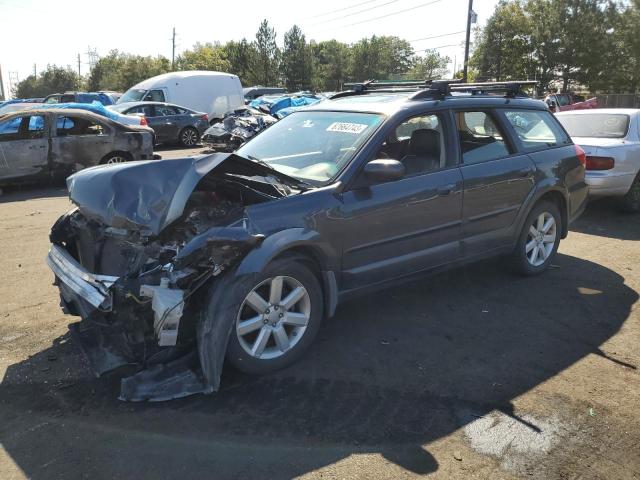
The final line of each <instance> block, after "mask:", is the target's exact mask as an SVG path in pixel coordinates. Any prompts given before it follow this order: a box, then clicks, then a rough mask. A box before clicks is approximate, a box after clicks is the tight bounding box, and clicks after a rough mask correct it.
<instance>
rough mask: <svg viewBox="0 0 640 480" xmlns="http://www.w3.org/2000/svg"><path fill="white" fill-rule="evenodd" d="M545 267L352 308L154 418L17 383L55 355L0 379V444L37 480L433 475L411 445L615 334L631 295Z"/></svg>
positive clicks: (145, 409) (440, 283) (104, 399)
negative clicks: (364, 462) (274, 362)
mask: <svg viewBox="0 0 640 480" xmlns="http://www.w3.org/2000/svg"><path fill="white" fill-rule="evenodd" d="M556 263H557V268H554V269H552V270H550V271H548V272H547V273H546V274H544V275H541V276H538V277H530V278H522V277H515V276H513V275H511V274H510V273H509V272H507V271H505V270H504V269H502V268H500V267H498V266H496V262H485V263H481V264H478V265H475V266H472V267H469V268H465V269H460V270H455V271H452V272H449V273H445V274H441V275H438V276H435V277H431V278H429V279H426V280H422V281H419V282H415V283H413V284H410V285H405V286H402V287H397V288H394V289H391V290H387V291H384V292H379V293H377V294H375V295H370V296H366V297H363V298H360V299H358V300H355V301H352V302H350V303H348V304H345V305H344V306H342V307H341V308H340V309H339V311H338V313H337V315H336V317H335V318H333V319H330V320H327V321H326V322H325V324H324V326H323V328H322V329H321V332H320V334H319V337H318V339H317V341H316V343H315V344H314V346H313V347H312V348H311V350H310V352H309V353H308V354H307V355H306V356H305V357H304V358H303V359H302V360H301V361H300V362H299V363H298V364H296V365H294V366H292V367H290V368H288V369H285V370H283V371H281V372H278V373H277V374H273V375H268V376H264V377H248V376H244V375H242V374H239V373H237V372H235V371H233V370H231V369H229V368H227V369H225V372H224V374H223V383H222V387H221V390H220V391H219V392H218V393H217V394H214V395H211V396H195V397H191V398H187V399H183V400H177V401H173V402H167V403H163V404H125V403H121V402H118V401H117V400H115V398H116V397H117V395H118V391H119V384H118V377H117V375H112V376H109V377H106V378H102V379H96V380H87V381H79V382H78V383H75V384H70V385H69V384H56V382H55V379H53V378H52V379H51V380H50V381H49V382H48V383H46V384H45V383H42V382H36V383H26V384H25V383H24V382H22V383H21V381H20V379H21V378H25V377H28V376H29V370H30V369H33V368H34V367H33V365H34V364H37V363H38V361H39V360H41V361H42V362H46V360H45V359H46V358H50V356H51V355H52V354H53V355H58V356H61V355H62V356H64V355H77V352H76V350H75V348H74V347H72V346H70V345H69V343H64V344H63V345H62V346H60V345H57V346H56V345H54V346H53V347H51V348H50V349H47V350H45V351H42V352H39V353H38V354H37V355H36V356H35V357H34V358H31V359H30V360H29V361H28V362H24V363H20V364H16V365H13V366H11V367H10V368H9V369H8V370H7V372H6V375H5V378H4V380H3V383H2V386H1V388H0V402H2V405H3V408H2V410H3V412H4V413H0V424H2V426H1V427H0V434H1V437H2V438H0V441H2V445H3V447H4V449H5V451H6V452H7V453H8V454H9V455H10V456H11V458H12V459H13V461H14V462H15V463H16V464H17V465H18V466H19V467H20V468H21V469H22V470H23V471H24V472H25V474H26V476H28V477H29V478H36V479H37V478H47V479H48V478H58V477H60V478H72V477H73V478H75V475H73V474H71V473H74V472H75V473H77V472H82V473H83V475H85V474H86V475H88V476H89V478H91V476H92V475H97V476H99V477H109V478H143V477H144V478H167V477H174V476H175V472H176V470H179V471H180V472H183V474H184V475H186V478H210V475H211V474H212V472H217V474H218V476H220V477H222V478H227V477H236V478H243V477H250V476H252V472H253V474H255V472H256V471H260V472H262V473H261V476H263V477H264V478H291V477H294V476H296V475H301V474H304V473H305V472H309V471H312V470H315V469H317V468H320V467H323V466H325V465H328V464H332V463H334V462H337V461H339V460H341V459H343V458H345V457H347V456H349V455H350V454H353V453H361V452H375V453H381V454H382V455H383V456H384V457H386V458H387V459H388V460H390V461H392V462H394V463H396V464H398V465H400V466H402V467H404V468H405V469H407V470H409V471H412V472H416V473H427V472H432V471H435V470H437V469H438V463H437V462H436V460H435V459H434V457H432V456H431V455H430V454H429V452H428V451H427V450H425V449H424V448H422V447H421V445H424V444H427V443H429V442H431V441H434V440H436V439H439V438H441V437H443V436H446V435H448V434H450V433H452V432H453V431H455V430H456V429H458V428H460V427H461V426H464V425H465V424H467V423H469V422H471V421H473V420H475V419H476V418H477V417H478V416H482V415H485V414H487V413H488V412H491V411H493V410H495V409H498V410H501V411H503V412H505V413H507V414H509V415H513V408H512V405H511V401H512V400H513V399H514V398H515V397H517V396H519V395H521V394H522V393H524V392H526V391H528V390H530V389H532V388H533V387H535V386H536V385H538V384H540V383H541V382H544V381H545V380H547V379H549V378H550V377H553V376H554V375H556V374H558V373H559V372H562V371H563V370H564V369H566V368H567V367H569V366H570V365H572V364H573V363H575V362H577V361H578V360H580V359H582V358H584V357H585V356H586V355H589V354H590V353H595V354H599V353H600V345H601V344H602V343H603V342H605V341H606V340H607V339H608V338H610V337H611V336H612V335H614V334H615V333H616V332H617V331H618V329H619V328H620V327H621V325H622V324H623V322H624V321H625V320H626V319H627V317H628V315H629V312H630V309H631V306H632V305H633V304H634V302H636V300H637V299H638V294H637V293H636V292H635V291H634V290H632V289H630V288H629V287H628V286H626V285H625V284H624V281H623V279H622V277H620V276H619V275H617V274H616V273H615V272H613V271H611V270H609V269H607V268H604V267H602V266H600V265H597V264H595V263H592V262H589V261H585V260H581V259H578V258H574V257H570V256H565V255H559V256H558V259H557V262H556ZM585 291H588V292H589V293H590V294H589V295H585V294H583V293H581V292H585ZM612 360H614V361H615V359H612ZM631 367H632V368H633V367H635V366H631ZM32 416H33V417H34V420H24V419H25V418H26V419H30V418H31V417H32ZM21 418H22V420H20V419H21ZM35 418H38V419H40V420H37V421H36V419H35ZM25 422H27V423H28V425H30V426H29V428H27V427H26V426H25V425H24V423H25ZM29 422H31V423H32V425H31V423H29ZM16 425H21V427H20V428H18V427H16ZM531 428H534V429H535V428H537V427H536V426H535V425H532V426H531ZM16 429H17V430H16ZM18 430H19V431H18ZM53 459H55V461H54V460H53Z"/></svg>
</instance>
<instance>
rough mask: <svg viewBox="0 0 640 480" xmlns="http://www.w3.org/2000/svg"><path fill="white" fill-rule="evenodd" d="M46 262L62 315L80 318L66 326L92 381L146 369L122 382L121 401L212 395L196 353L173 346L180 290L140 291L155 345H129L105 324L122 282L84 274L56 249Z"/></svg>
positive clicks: (113, 327) (179, 312)
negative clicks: (127, 370)
mask: <svg viewBox="0 0 640 480" xmlns="http://www.w3.org/2000/svg"><path fill="white" fill-rule="evenodd" d="M47 263H48V264H49V267H50V268H51V270H52V271H53V272H54V274H55V276H56V283H57V285H58V287H59V289H60V295H61V297H62V303H63V306H64V307H65V310H66V311H68V312H72V313H74V314H78V315H80V316H81V317H82V319H83V321H81V322H77V323H73V324H71V325H70V326H69V330H70V331H71V333H72V335H73V337H74V339H75V340H76V341H77V342H78V343H79V345H80V348H81V350H82V352H83V353H84V355H85V357H86V358H87V360H88V362H89V365H90V368H91V371H92V372H93V373H94V374H95V375H96V377H100V376H101V375H103V374H105V373H107V372H109V371H111V370H115V369H117V368H119V367H123V366H125V365H142V366H143V367H145V369H144V370H141V371H139V372H138V373H135V374H134V375H131V376H129V377H126V378H123V379H122V380H121V385H120V386H121V391H120V397H119V398H120V399H121V400H125V401H134V402H135V401H164V400H171V399H174V398H180V397H185V396H188V395H193V394H196V393H211V392H212V391H213V389H212V387H211V386H209V385H208V384H207V382H205V380H204V378H203V376H202V374H201V368H200V363H199V359H198V356H197V350H193V351H191V352H188V353H186V354H185V352H184V351H181V350H180V349H178V348H176V347H174V346H175V344H176V340H177V336H178V327H179V323H180V318H181V317H182V313H183V302H184V291H183V290H178V289H170V288H168V285H167V284H166V282H161V284H160V285H142V286H140V295H141V296H142V297H143V298H144V297H146V298H149V299H150V302H149V308H150V309H151V310H152V311H153V313H154V330H155V332H154V333H155V336H156V338H157V340H158V342H157V344H155V342H150V341H149V339H144V338H140V341H137V342H133V343H132V342H131V341H129V338H128V334H127V333H126V332H125V331H124V330H123V329H122V328H121V327H119V326H117V325H111V324H110V322H109V320H108V317H109V315H115V313H110V312H111V311H112V309H113V308H114V301H113V295H114V290H117V289H118V285H120V284H122V283H126V280H125V279H122V278H121V277H113V276H107V275H97V274H93V273H91V272H89V271H87V270H86V269H85V268H84V267H83V266H82V265H80V264H79V263H78V261H76V260H75V259H74V258H73V257H72V256H71V255H70V254H69V252H67V251H66V250H65V249H64V248H63V247H61V246H59V245H51V248H50V250H49V254H48V256H47ZM116 282H119V283H118V285H116ZM118 298H120V297H118ZM117 304H118V303H117V302H116V305H117ZM158 346H159V347H165V348H160V349H158ZM154 351H155V353H154Z"/></svg>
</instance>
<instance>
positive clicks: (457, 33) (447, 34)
mask: <svg viewBox="0 0 640 480" xmlns="http://www.w3.org/2000/svg"><path fill="white" fill-rule="evenodd" d="M464 32H465V30H460V31H459V32H451V33H443V34H442V35H433V36H431V37H422V38H415V39H413V40H407V41H408V42H409V43H413V42H419V41H421V40H431V39H432V38H442V37H451V36H452V35H459V34H461V33H464Z"/></svg>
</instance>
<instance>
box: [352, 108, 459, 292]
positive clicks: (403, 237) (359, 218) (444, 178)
mask: <svg viewBox="0 0 640 480" xmlns="http://www.w3.org/2000/svg"><path fill="white" fill-rule="evenodd" d="M443 118H445V119H446V117H441V116H440V115H438V114H424V115H420V116H417V117H412V118H410V119H407V120H405V121H403V122H401V123H400V124H399V125H398V127H397V128H396V129H395V130H394V131H393V133H392V134H391V135H390V136H389V137H388V138H387V139H386V140H385V142H384V143H383V144H382V145H381V147H380V149H379V151H378V153H377V155H376V157H378V158H393V159H396V160H400V161H401V162H402V163H403V164H404V165H405V169H406V172H407V173H406V175H405V177H404V178H402V179H400V180H397V181H393V182H388V183H381V184H372V185H369V184H367V182H366V180H363V181H362V182H360V183H356V186H355V187H354V188H352V189H351V190H350V191H347V192H345V193H344V194H343V198H342V201H343V205H342V207H341V210H342V211H341V214H342V234H343V238H344V240H343V260H342V262H343V264H342V285H343V289H345V290H351V289H355V288H358V287H363V286H366V285H372V284H376V283H379V282H383V281H385V280H390V279H393V278H397V277H401V276H404V275H408V274H411V273H415V272H419V271H422V270H426V269H429V268H433V267H436V266H438V265H441V264H444V263H448V262H451V261H453V260H455V259H457V258H458V257H459V236H460V222H461V215H462V175H461V173H460V169H459V168H458V166H457V165H456V164H455V163H456V162H455V159H453V158H452V156H451V155H450V154H449V153H450V152H449V151H448V150H449V149H448V148H447V147H446V145H447V143H448V142H447V141H446V135H447V133H448V132H447V129H446V128H445V126H444V123H443Z"/></svg>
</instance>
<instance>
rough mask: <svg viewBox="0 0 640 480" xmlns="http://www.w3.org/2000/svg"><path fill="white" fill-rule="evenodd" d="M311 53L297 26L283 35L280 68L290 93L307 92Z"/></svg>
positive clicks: (311, 69) (310, 72)
mask: <svg viewBox="0 0 640 480" xmlns="http://www.w3.org/2000/svg"><path fill="white" fill-rule="evenodd" d="M312 61H313V58H312V52H311V48H310V47H309V45H307V41H306V39H305V36H304V33H302V30H300V28H299V27H298V26H297V25H294V26H293V27H292V28H291V30H289V31H288V32H286V33H285V34H284V50H283V51H282V61H281V63H280V67H281V70H282V75H283V76H284V81H285V85H286V87H287V89H288V90H289V91H290V92H296V91H299V90H309V89H310V88H311V86H312V85H311V80H312V75H313V63H312Z"/></svg>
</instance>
